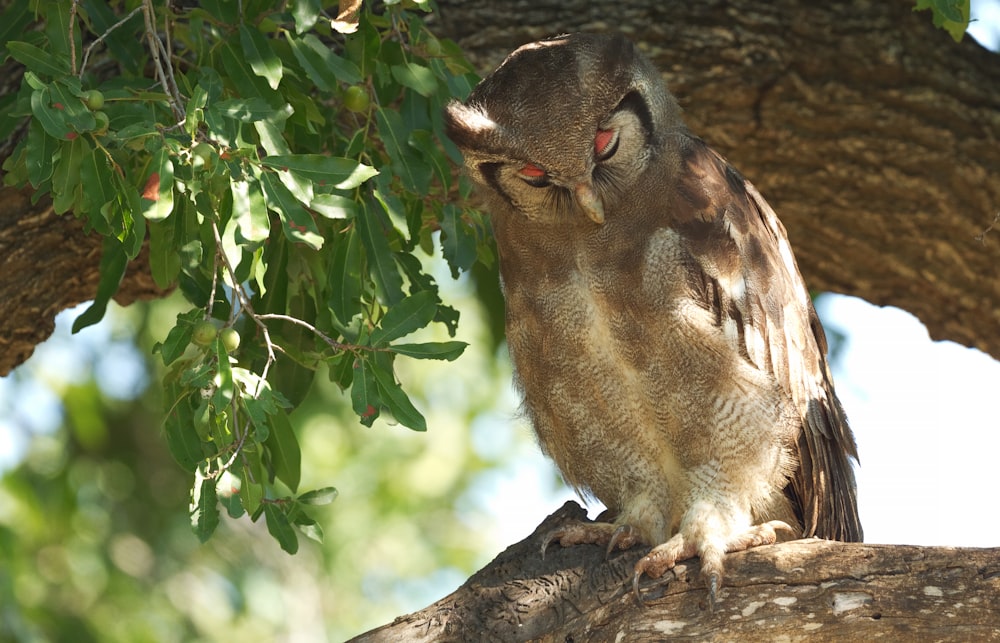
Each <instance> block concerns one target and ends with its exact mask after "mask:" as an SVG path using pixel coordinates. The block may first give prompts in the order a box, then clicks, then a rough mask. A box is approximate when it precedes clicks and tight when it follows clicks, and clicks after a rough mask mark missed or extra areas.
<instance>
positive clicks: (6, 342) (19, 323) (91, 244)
mask: <svg viewBox="0 0 1000 643" xmlns="http://www.w3.org/2000/svg"><path fill="white" fill-rule="evenodd" d="M100 261H101V237H100V236H99V235H97V234H86V233H85V232H84V230H83V224H82V222H81V221H80V220H78V219H76V218H74V217H73V216H72V215H66V216H59V215H57V214H55V213H54V212H53V211H52V207H51V204H50V202H49V200H48V199H42V200H41V201H39V202H38V203H36V204H32V203H31V192H30V191H29V190H15V189H13V188H0V275H2V278H0V329H2V330H0V375H6V374H7V373H9V372H10V371H11V370H12V369H13V368H14V367H15V366H17V365H18V364H20V363H21V362H23V361H24V360H26V359H28V357H30V356H31V353H32V352H33V351H34V350H35V346H36V345H37V344H39V343H40V342H42V341H43V340H44V339H45V338H46V337H48V336H49V335H51V334H52V331H53V330H54V329H55V316H56V315H57V314H58V313H59V312H60V311H61V310H64V309H66V308H70V307H72V306H75V305H76V304H79V303H81V302H84V301H87V300H90V299H93V297H94V294H95V293H96V292H97V284H98V282H99V281H100V271H99V269H98V266H99V264H100ZM164 294H165V292H164V291H162V290H160V289H159V288H157V287H156V284H154V283H153V279H152V277H150V274H149V258H148V253H147V248H143V251H142V252H141V253H140V254H139V256H138V257H137V258H136V260H135V261H133V262H132V263H131V264H130V265H129V269H128V272H127V273H126V275H125V278H124V279H123V280H122V287H121V289H120V290H119V291H118V294H117V295H116V296H115V301H117V302H118V303H120V304H123V305H125V304H129V303H131V302H133V301H135V300H137V299H153V298H156V297H162V296H163V295H164Z"/></svg>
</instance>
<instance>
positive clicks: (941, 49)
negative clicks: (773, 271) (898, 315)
mask: <svg viewBox="0 0 1000 643" xmlns="http://www.w3.org/2000/svg"><path fill="white" fill-rule="evenodd" d="M438 5H439V7H440V25H441V26H440V29H439V31H441V32H443V33H445V34H446V35H448V36H450V37H452V38H455V39H456V40H457V41H458V42H459V43H460V44H461V45H462V47H463V48H464V49H466V50H467V51H468V52H469V53H470V55H472V56H474V60H475V62H476V63H477V65H478V66H479V68H480V69H481V70H482V71H483V72H484V73H485V72H487V71H489V70H491V69H492V68H493V67H494V66H495V65H496V64H497V63H498V62H499V61H500V60H502V58H503V56H504V55H505V54H506V53H508V52H509V51H510V50H511V49H512V48H513V47H516V46H517V45H520V44H523V43H525V42H528V41H531V40H534V39H537V38H541V37H544V36H547V35H552V34H556V33H560V32H567V31H607V30H609V29H619V30H621V31H623V32H625V33H626V34H628V35H629V36H630V37H632V38H633V39H634V40H636V41H637V42H640V43H642V45H643V48H644V49H645V51H646V52H647V53H649V54H650V55H651V56H652V58H653V59H654V60H655V61H656V63H657V64H658V65H659V67H660V69H662V70H663V72H664V76H665V78H666V79H667V83H668V85H669V86H670V87H671V89H672V91H673V92H674V93H675V95H676V96H677V97H678V99H679V100H680V102H681V105H682V106H683V107H684V109H685V112H686V119H687V121H688V123H689V125H690V126H691V128H692V129H693V130H694V131H695V132H696V133H698V134H699V135H701V136H702V137H703V138H705V139H706V140H707V141H708V142H709V144H711V145H712V146H713V147H715V148H716V149H717V150H719V151H720V152H722V153H723V154H724V155H726V156H727V157H728V158H729V159H730V160H731V161H732V162H733V163H734V164H735V165H736V166H737V167H738V168H739V169H740V170H741V171H742V172H743V174H744V175H746V176H747V178H749V179H750V180H751V181H752V182H753V183H754V184H755V185H756V186H757V187H758V189H760V190H761V192H762V193H763V194H764V196H765V197H766V198H767V199H768V201H769V202H770V203H771V205H772V206H773V207H774V208H775V210H776V211H777V213H778V216H779V217H781V219H782V221H783V222H784V224H785V226H786V227H787V229H788V235H789V237H790V239H791V241H792V246H793V248H794V249H795V252H796V256H797V257H798V261H799V265H800V268H801V270H802V273H803V275H804V276H805V279H806V283H807V284H809V286H810V288H812V289H814V290H821V291H834V292H841V293H846V294H850V295H856V296H859V297H862V298H864V299H866V300H868V301H870V302H872V303H875V304H880V305H885V304H891V305H893V306H898V307H900V308H903V309H905V310H908V311H910V312H912V313H914V314H915V315H916V316H917V317H919V318H920V320H921V321H923V322H924V323H925V324H926V325H927V327H928V329H929V330H930V334H931V336H932V337H933V338H935V339H951V340H954V341H956V342H959V343H962V344H965V345H968V346H974V347H977V348H979V349H981V350H983V351H985V352H987V353H989V354H991V355H992V356H993V357H996V358H1000V279H998V278H997V277H998V267H1000V222H998V220H997V219H998V217H1000V179H998V176H1000V142H998V139H1000V57H998V56H997V55H996V54H992V53H990V52H988V51H986V50H984V49H982V48H981V47H980V46H979V45H977V44H976V43H975V42H974V41H972V40H971V39H970V38H968V37H966V38H965V40H964V41H963V42H962V43H961V44H955V43H954V42H953V41H952V40H951V38H950V37H949V36H948V35H947V34H946V33H945V32H943V31H940V30H938V29H936V28H935V27H934V26H933V25H932V23H931V16H930V14H929V13H927V12H914V11H913V10H912V7H913V3H912V2H910V1H907V0H892V1H886V2H822V3H820V2H816V3H807V2H796V1H794V0H781V1H778V2H753V1H741V0H727V1H705V2H679V1H672V2H652V1H649V0H623V1H621V2H615V3H611V4H609V3H592V2H587V1H585V0H559V1H558V2H556V1H542V2H539V1H537V0H530V1H529V0H501V1H498V2H490V3H479V2H476V3H473V2H460V1H455V0H439V2H438Z"/></svg>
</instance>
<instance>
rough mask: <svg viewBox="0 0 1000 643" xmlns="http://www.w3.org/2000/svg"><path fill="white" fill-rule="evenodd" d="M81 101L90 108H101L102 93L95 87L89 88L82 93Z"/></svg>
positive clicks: (102, 101)
mask: <svg viewBox="0 0 1000 643" xmlns="http://www.w3.org/2000/svg"><path fill="white" fill-rule="evenodd" d="M83 102H85V103H87V107H89V108H90V109H92V110H98V109H101V108H102V107H104V94H102V93H101V92H99V91H97V90H96V89H91V90H90V91H89V92H87V93H86V94H84V95H83Z"/></svg>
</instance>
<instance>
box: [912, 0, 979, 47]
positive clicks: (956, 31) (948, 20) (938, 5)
mask: <svg viewBox="0 0 1000 643" xmlns="http://www.w3.org/2000/svg"><path fill="white" fill-rule="evenodd" d="M970 5H971V3H970V1H969V0H916V6H915V7H914V8H913V10H914V11H924V10H926V9H930V10H931V12H932V14H933V17H934V26H935V27H938V28H939V29H944V30H945V31H947V32H948V33H949V34H950V35H951V37H952V38H953V39H954V40H955V42H960V41H961V40H962V36H963V35H964V34H965V32H966V30H967V29H968V28H969V16H970V11H971V7H970Z"/></svg>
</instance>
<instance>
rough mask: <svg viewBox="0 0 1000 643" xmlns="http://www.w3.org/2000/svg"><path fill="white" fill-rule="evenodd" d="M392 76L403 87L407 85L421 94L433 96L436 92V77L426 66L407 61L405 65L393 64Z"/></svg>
mask: <svg viewBox="0 0 1000 643" xmlns="http://www.w3.org/2000/svg"><path fill="white" fill-rule="evenodd" d="M392 77H393V78H395V79H396V81H397V82H398V83H399V84H400V85H402V86H403V87H409V88H410V89H412V90H413V91H415V92H417V93H418V94H420V95H421V96H433V95H434V94H436V93H437V89H438V81H437V77H435V76H434V72H432V71H431V70H430V69H428V68H427V67H424V66H423V65H418V64H417V63H413V62H408V63H406V64H405V65H393V66H392Z"/></svg>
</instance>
